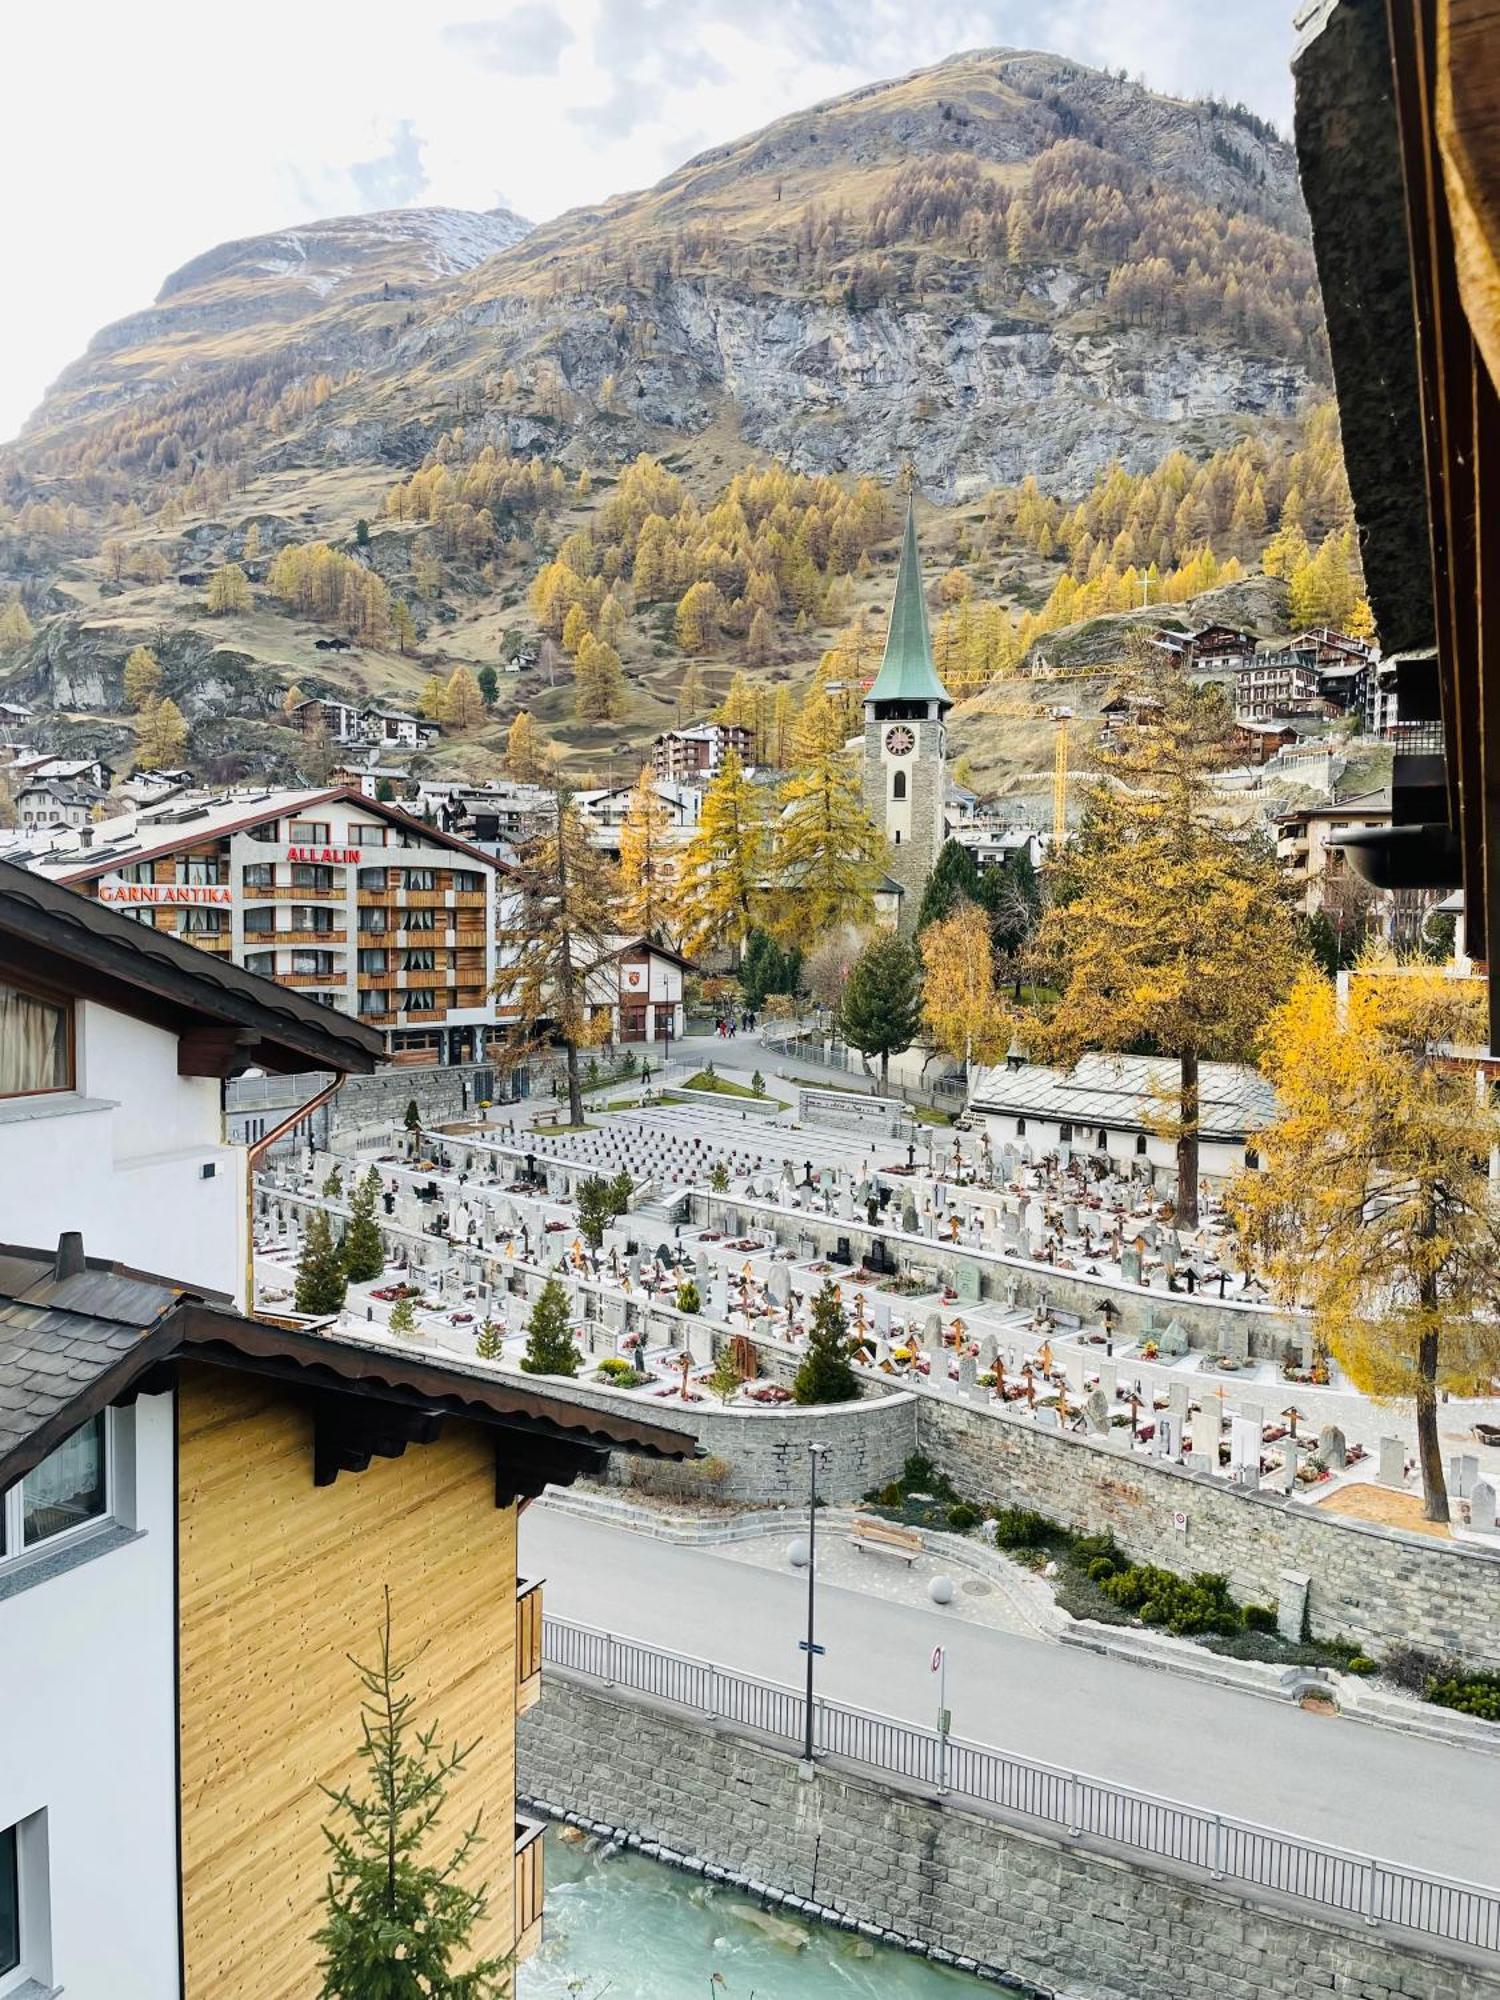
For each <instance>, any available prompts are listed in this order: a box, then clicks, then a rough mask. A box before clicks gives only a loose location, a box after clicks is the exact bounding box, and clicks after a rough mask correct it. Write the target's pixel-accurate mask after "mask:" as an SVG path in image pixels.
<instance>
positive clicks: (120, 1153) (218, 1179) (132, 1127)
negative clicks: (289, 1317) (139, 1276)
mask: <svg viewBox="0 0 1500 2000" xmlns="http://www.w3.org/2000/svg"><path fill="white" fill-rule="evenodd" d="M76 1022H77V1080H78V1088H77V1090H76V1091H70V1092H66V1093H59V1094H57V1095H50V1094H49V1095H44V1096H39V1097H23V1098H11V1099H8V1100H6V1101H5V1102H4V1103H0V1241H4V1242H8V1243H17V1244H22V1245H25V1246H27V1247H28V1248H35V1249H48V1248H50V1247H51V1246H52V1245H53V1244H55V1243H56V1241H57V1238H58V1234H59V1232H60V1231H62V1230H65V1229H78V1230H81V1231H82V1232H83V1247H84V1251H85V1253H86V1254H87V1255H88V1256H90V1257H109V1258H113V1259H115V1260H116V1261H118V1262H120V1263H122V1264H130V1265H133V1266H134V1267H135V1268H136V1269H137V1270H142V1271H149V1272H151V1273H153V1274H154V1275H157V1276H163V1277H170V1278H177V1279H180V1280H182V1281H183V1282H184V1283H186V1284H189V1285H202V1286H204V1287H206V1288H208V1289H210V1290H215V1291H229V1290H231V1289H232V1290H233V1291H234V1292H235V1294H236V1297H238V1296H239V1294H240V1291H241V1289H242V1285H243V1273H244V1264H245V1230H246V1226H247V1216H246V1189H245V1155H244V1153H243V1152H242V1151H241V1150H240V1149H238V1148H237V1147H233V1146H226V1145H225V1144H224V1143H223V1141H222V1132H223V1118H222V1113H221V1111H220V1085H219V1083H218V1081H217V1079H215V1078H213V1077H180V1076H179V1075H178V1074H177V1038H176V1036H175V1035H171V1034H168V1033H166V1032H165V1031H164V1030H162V1029H160V1028H154V1027H151V1026H149V1025H148V1024H146V1023H145V1022H141V1021H136V1020H133V1019H131V1018H130V1017H129V1016H128V1015H124V1014H119V1013H116V1012H114V1011H113V1010H112V1009H110V1008H107V1007H102V1006H100V1005H98V1004H97V1003H96V1002H93V1001H80V1002H79V1003H78V1005H77V1011H76ZM208 1169H212V1172H211V1173H210V1172H207V1170H208ZM241 1302H242V1301H241Z"/></svg>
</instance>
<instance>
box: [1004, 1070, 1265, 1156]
mask: <svg viewBox="0 0 1500 2000" xmlns="http://www.w3.org/2000/svg"><path fill="white" fill-rule="evenodd" d="M1177 1077H1178V1073H1177V1064H1176V1063H1175V1062H1174V1061H1172V1060H1171V1059H1170V1058H1169V1057H1165V1056H1117V1055H1102V1054H1092V1055H1086V1056H1084V1057H1083V1058H1082V1059H1081V1060H1080V1061H1079V1063H1078V1065H1077V1067H1076V1068H1075V1069H1074V1070H1072V1071H1071V1072H1065V1071H1063V1070H1057V1069H1048V1068H1046V1067H1044V1066H1043V1065H1042V1064H1041V1063H1023V1064H1022V1066H1021V1067H1020V1068H1019V1069H1014V1070H1012V1069H1007V1068H1006V1067H1005V1065H1004V1064H1000V1065H999V1066H997V1067H996V1068H994V1069H983V1070H979V1071H978V1072H976V1075H975V1078H974V1083H973V1087H972V1088H971V1090H970V1092H969V1108H970V1110H971V1111H991V1112H999V1113H1001V1114H1003V1115H1004V1116H1006V1117H1014V1116H1015V1115H1016V1114H1017V1113H1020V1114H1021V1116H1023V1117H1027V1118H1032V1117H1036V1118H1051V1119H1056V1120H1059V1121H1061V1122H1071V1123H1073V1124H1074V1125H1082V1126H1085V1127H1087V1126H1101V1125H1102V1126H1104V1127H1105V1128H1106V1129H1109V1130H1113V1131H1117V1132H1131V1131H1136V1132H1143V1131H1150V1130H1151V1129H1153V1127H1154V1126H1155V1125H1156V1124H1157V1123H1159V1122H1160V1119H1161V1115H1162V1112H1163V1110H1164V1109H1165V1108H1166V1107H1167V1106H1168V1105H1169V1104H1170V1103H1171V1102H1172V1101H1173V1100H1174V1099H1175V1096H1176V1091H1177ZM1198 1089H1199V1129H1200V1135H1201V1137H1203V1138H1205V1139H1224V1140H1229V1141H1235V1140H1239V1139H1243V1138H1244V1137H1245V1135H1246V1134H1247V1133H1250V1132H1257V1131H1260V1130H1261V1129H1262V1128H1263V1127H1264V1126H1266V1125H1268V1124H1269V1123H1270V1122H1271V1119H1272V1118H1273V1117H1274V1116H1275V1112H1276V1095H1275V1092H1274V1091H1273V1090H1272V1088H1271V1086H1270V1084H1269V1083H1268V1082H1267V1081H1266V1079H1265V1078H1264V1077H1263V1076H1262V1075H1261V1074H1260V1072H1259V1071H1258V1070H1253V1069H1250V1068H1247V1067H1245V1066H1244V1065H1242V1064H1240V1063H1220V1062H1206V1063H1203V1064H1202V1065H1201V1066H1200V1072H1199V1079H1198Z"/></svg>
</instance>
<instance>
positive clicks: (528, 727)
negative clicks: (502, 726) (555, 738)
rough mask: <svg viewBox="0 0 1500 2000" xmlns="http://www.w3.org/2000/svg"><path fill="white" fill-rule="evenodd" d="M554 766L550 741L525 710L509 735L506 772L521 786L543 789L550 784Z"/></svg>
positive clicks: (511, 728)
mask: <svg viewBox="0 0 1500 2000" xmlns="http://www.w3.org/2000/svg"><path fill="white" fill-rule="evenodd" d="M551 766H552V758H551V754H550V751H549V749H548V745H547V739H546V737H545V736H543V734H542V732H541V730H540V729H538V728H537V726H536V724H535V723H534V722H533V721H532V719H531V716H530V714H529V712H528V711H527V710H526V709H524V708H523V709H521V710H520V711H519V713H518V714H517V716H516V718H515V720H514V721H513V722H512V723H511V725H510V728H509V730H508V731H507V732H506V737H505V768H506V771H507V772H508V774H509V775H510V776H511V777H512V778H514V779H515V781H516V783H517V784H518V785H540V784H544V783H545V782H546V780H547V777H548V775H549V773H550V770H551Z"/></svg>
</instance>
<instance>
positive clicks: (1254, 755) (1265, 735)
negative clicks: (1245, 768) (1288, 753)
mask: <svg viewBox="0 0 1500 2000" xmlns="http://www.w3.org/2000/svg"><path fill="white" fill-rule="evenodd" d="M1300 740H1301V739H1300V738H1299V737H1298V735H1297V731H1296V730H1295V729H1294V728H1293V726H1292V724H1291V723H1290V722H1287V721H1285V720H1284V719H1280V720H1272V721H1270V722H1236V723H1235V726H1234V747H1235V749H1236V750H1238V751H1239V752H1240V753H1241V755H1242V756H1243V757H1244V758H1245V761H1246V762H1247V763H1249V764H1257V765H1258V764H1265V763H1269V761H1270V760H1271V758H1273V757H1274V756H1276V755H1277V753H1278V752H1279V751H1281V750H1284V749H1287V748H1289V747H1290V746H1291V745H1293V744H1295V743H1297V742H1299V741H1300Z"/></svg>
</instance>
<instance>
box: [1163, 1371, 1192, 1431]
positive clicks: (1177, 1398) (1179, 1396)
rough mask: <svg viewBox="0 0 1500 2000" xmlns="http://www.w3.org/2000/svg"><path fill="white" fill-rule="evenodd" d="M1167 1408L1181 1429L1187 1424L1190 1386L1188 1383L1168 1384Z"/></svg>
mask: <svg viewBox="0 0 1500 2000" xmlns="http://www.w3.org/2000/svg"><path fill="white" fill-rule="evenodd" d="M1167 1408H1168V1409H1169V1410H1170V1411H1171V1413H1172V1415H1173V1416H1174V1417H1175V1418H1176V1419H1177V1423H1178V1426H1179V1428H1181V1426H1183V1425H1184V1424H1186V1422H1187V1414H1188V1385H1187V1383H1186V1382H1169V1383H1168V1384H1167Z"/></svg>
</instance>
